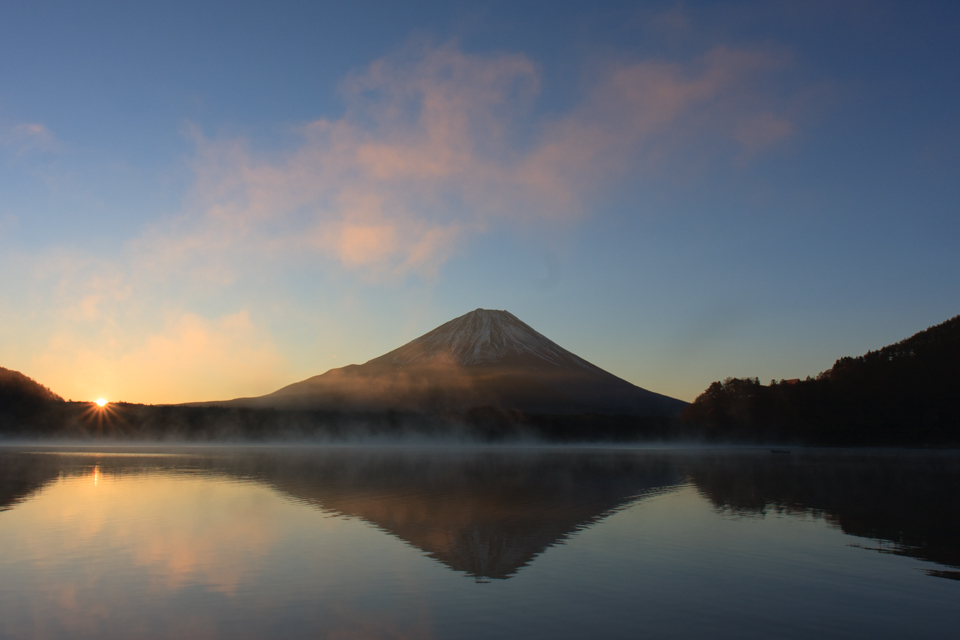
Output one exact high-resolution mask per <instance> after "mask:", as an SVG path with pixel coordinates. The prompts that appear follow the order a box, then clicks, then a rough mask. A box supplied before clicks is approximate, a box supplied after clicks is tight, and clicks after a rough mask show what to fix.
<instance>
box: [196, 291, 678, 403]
mask: <svg viewBox="0 0 960 640" xmlns="http://www.w3.org/2000/svg"><path fill="white" fill-rule="evenodd" d="M206 404H219V405H227V406H236V407H273V408H285V409H292V408H296V409H326V410H334V411H338V410H360V411H371V410H372V411H383V410H398V411H423V412H436V411H467V410H470V409H472V408H476V407H495V408H498V409H505V410H514V411H522V412H526V413H538V414H584V413H599V414H610V415H613V414H625V415H637V416H674V415H677V414H679V413H680V411H682V410H683V408H684V407H685V406H686V403H685V402H683V401H681V400H676V399H674V398H670V397H667V396H664V395H660V394H658V393H654V392H652V391H647V390H646V389H641V388H640V387H638V386H636V385H633V384H631V383H629V382H627V381H626V380H623V379H621V378H618V377H617V376H615V375H613V374H611V373H608V372H606V371H604V370H603V369H601V368H599V367H597V366H596V365H593V364H591V363H589V362H587V361H586V360H584V359H583V358H580V357H579V356H577V355H575V354H573V353H571V352H569V351H567V350H566V349H564V348H563V347H561V346H560V345H558V344H556V343H555V342H553V341H551V340H550V339H548V338H546V337H545V336H543V335H542V334H540V333H538V332H537V331H535V330H534V329H533V328H531V327H530V326H529V325H527V324H525V323H524V322H522V321H521V320H520V319H519V318H517V317H516V316H515V315H513V314H512V313H509V312H508V311H496V310H489V309H477V310H476V311H471V312H470V313H467V314H465V315H463V316H460V317H459V318H455V319H453V320H451V321H449V322H447V323H446V324H443V325H441V326H439V327H437V328H436V329H434V330H433V331H430V332H429V333H426V334H424V335H422V336H420V337H419V338H417V339H415V340H413V341H411V342H408V343H407V344H405V345H403V346H402V347H400V348H398V349H394V350H393V351H391V352H389V353H386V354H384V355H382V356H380V357H378V358H374V359H373V360H370V361H369V362H366V363H365V364H362V365H350V366H346V367H342V368H337V369H331V370H330V371H328V372H326V373H324V374H322V375H318V376H314V377H312V378H308V379H307V380H304V381H302V382H297V383H295V384H291V385H289V386H286V387H284V388H282V389H280V390H278V391H275V392H274V393H271V394H269V395H266V396H260V397H257V398H239V399H236V400H231V401H228V402H226V403H206Z"/></svg>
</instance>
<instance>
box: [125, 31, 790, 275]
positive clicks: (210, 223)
mask: <svg viewBox="0 0 960 640" xmlns="http://www.w3.org/2000/svg"><path fill="white" fill-rule="evenodd" d="M782 64H783V60H782V59H781V58H780V57H778V56H776V55H772V54H769V53H766V52H763V51H748V50H737V49H731V48H727V47H718V48H715V49H713V50H711V51H708V52H706V53H705V54H704V55H702V56H700V57H699V58H697V59H695V60H692V61H689V62H685V63H680V62H666V61H640V62H633V63H622V62H621V63H616V64H610V65H608V66H607V67H606V68H605V69H603V71H602V73H600V74H599V77H598V78H597V79H596V81H595V83H594V84H593V86H591V87H590V88H589V89H588V90H587V91H586V92H585V95H584V96H583V99H582V100H581V102H580V104H578V105H575V106H574V107H573V108H572V109H571V110H570V111H569V112H567V113H564V114H560V115H556V116H553V117H546V118H545V117H541V118H536V117H535V116H534V115H533V109H532V107H533V105H534V103H535V101H536V99H537V95H538V93H539V90H540V82H541V80H540V74H539V71H538V68H537V65H536V64H535V63H534V62H533V61H531V60H529V59H528V58H527V57H525V56H523V55H520V54H509V55H508V54H502V55H494V56H480V55H472V54H468V53H465V52H463V51H461V50H460V49H458V48H457V47H456V46H454V45H446V46H443V47H439V48H432V49H431V48H422V49H413V50H407V51H404V52H402V53H401V54H397V55H395V56H390V57H387V58H384V59H381V60H378V61H376V62H374V63H372V64H371V65H370V66H369V67H368V68H367V69H366V70H365V71H363V72H362V73H358V74H355V75H353V76H351V77H350V78H348V79H347V80H346V81H345V82H344V85H343V92H344V94H345V96H346V99H347V105H348V106H347V109H346V112H345V113H344V115H343V116H342V117H341V118H339V119H336V120H329V119H321V120H317V121H314V122H310V123H308V124H306V125H304V126H303V127H302V128H301V130H300V136H301V137H300V143H299V145H298V146H297V147H296V148H294V149H291V150H289V151H288V152H287V153H286V154H284V155H282V156H281V157H279V158H278V157H277V156H276V155H275V154H258V153H257V152H256V151H253V150H251V149H250V146H249V144H248V143H246V142H245V141H244V140H210V139H207V138H205V137H204V136H203V135H201V134H200V133H199V132H196V131H194V132H193V135H194V137H195V139H196V143H197V148H198V154H197V157H196V161H195V169H196V175H197V184H196V187H195V190H194V192H193V194H192V198H191V206H190V209H189V212H188V214H187V215H186V216H185V217H184V218H181V219H179V220H178V221H177V222H176V223H175V224H174V225H171V226H169V227H166V228H157V229H154V230H153V231H152V232H151V233H150V234H149V235H148V237H145V238H144V239H143V240H141V242H142V243H143V244H142V245H141V246H142V248H143V253H144V254H146V255H149V256H150V259H151V260H155V261H158V263H166V264H178V265H184V264H194V265H195V267H196V268H198V269H199V271H201V272H205V273H208V274H209V275H213V276H216V277H226V278H229V272H230V268H229V267H226V268H224V263H223V262H222V261H223V260H224V259H225V258H226V259H227V260H228V261H229V258H227V257H228V256H231V255H233V256H235V254H236V252H241V253H251V254H257V255H261V256H277V255H283V256H289V255H290V254H291V253H294V254H308V255H312V256H315V257H316V258H317V259H320V260H328V261H333V262H338V263H339V264H340V265H341V266H343V267H346V268H350V269H361V270H364V271H365V272H367V273H370V274H373V275H377V276H405V275H408V274H419V275H422V276H427V277H429V276H431V275H433V274H435V273H436V272H437V269H438V268H439V267H440V265H442V264H443V262H444V261H445V260H446V259H447V258H448V257H449V256H450V255H451V253H452V251H453V250H454V249H455V247H456V246H457V243H458V242H460V241H462V240H463V239H464V237H466V236H469V235H470V234H475V233H482V232H484V231H485V230H487V229H489V228H490V226H491V225H502V224H520V225H530V224H540V223H546V224H555V223H556V222H558V221H563V222H569V221H570V220H574V219H576V218H577V217H579V216H581V215H583V213H584V212H585V211H586V210H587V209H588V205H589V203H590V199H591V197H593V195H594V194H595V193H597V191H598V190H600V189H602V188H606V187H610V186H614V185H615V184H616V182H617V181H618V180H619V179H620V178H622V177H623V176H624V175H627V174H631V173H635V172H637V171H643V170H644V167H649V164H650V162H652V159H653V158H662V157H664V156H665V155H669V153H670V148H671V145H677V144H681V143H682V144H689V142H690V140H691V138H692V137H696V136H710V137H714V138H716V137H720V138H726V139H727V140H728V141H729V142H730V143H731V144H736V145H740V146H741V150H745V151H747V152H749V153H756V152H757V151H759V150H761V149H763V148H765V147H767V146H769V145H771V144H775V143H777V142H779V141H781V140H783V139H784V138H786V137H789V136H790V135H792V134H793V133H794V125H793V124H792V123H791V122H790V121H789V119H787V118H786V117H785V116H784V115H781V114H778V113H776V112H774V111H772V110H771V108H770V101H769V100H768V99H767V98H768V97H769V96H767V95H765V94H764V89H763V86H764V85H763V82H764V79H765V78H766V77H767V76H768V75H769V74H771V73H773V72H775V71H776V70H777V69H778V68H779V67H781V66H782ZM215 262H216V263H217V265H218V266H217V265H215V264H214V263H215ZM198 263H203V266H201V264H198Z"/></svg>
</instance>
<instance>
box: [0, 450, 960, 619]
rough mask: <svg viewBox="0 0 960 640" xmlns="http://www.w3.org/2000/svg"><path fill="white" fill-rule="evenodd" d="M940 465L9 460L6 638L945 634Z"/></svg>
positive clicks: (810, 460) (958, 482) (480, 459)
mask: <svg viewBox="0 0 960 640" xmlns="http://www.w3.org/2000/svg"><path fill="white" fill-rule="evenodd" d="M958 497H960V459H958V458H957V456H956V454H955V453H950V452H936V453H924V452H904V451H886V452H883V451H881V452H874V453H868V452H863V451H861V452H851V451H831V450H820V451H810V450H800V449H798V450H794V451H791V452H789V453H786V452H777V453H774V452H771V451H770V450H769V449H656V448H651V449H629V448H627V449H613V448H576V447H526V448H510V447H473V448H469V447H459V448H444V447H419V448H417V447H380V448H377V447H356V446H354V447H347V446H344V447H306V446H301V447H297V448H294V447H268V448H253V447H242V448H227V447H193V448H176V449H175V448H155V447H153V448H151V447H147V448H118V447H103V448H100V449H97V448H86V447H74V448H69V447H66V448H65V447H60V448H57V447H55V446H42V447H10V446H8V447H4V448H3V449H2V450H0V636H2V637H4V638H8V637H9V638H35V637H36V638H129V637H134V636H136V637H144V638H165V637H206V638H227V637H229V638H263V637H334V638H341V637H342V638H355V637H356V638H454V637H455V638H473V637H476V638H481V637H506V638H528V637H533V638H582V637H590V636H594V637H596V636H601V637H613V638H621V637H622V638H634V637H637V636H646V637H721V638H743V637H748V638H749V637H755V638H769V637H781V638H809V637H811V636H814V635H815V636H817V637H825V638H843V637H852V636H856V637H871V638H901V637H913V638H942V637H949V636H950V635H951V633H952V631H953V630H955V629H956V628H957V625H958V623H960V609H958V607H957V606H956V603H957V601H958V597H960V580H958V578H960V500H958Z"/></svg>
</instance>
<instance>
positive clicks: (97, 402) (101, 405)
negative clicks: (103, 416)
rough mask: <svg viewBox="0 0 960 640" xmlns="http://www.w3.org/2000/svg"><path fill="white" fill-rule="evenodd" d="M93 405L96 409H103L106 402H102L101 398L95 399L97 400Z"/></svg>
mask: <svg viewBox="0 0 960 640" xmlns="http://www.w3.org/2000/svg"><path fill="white" fill-rule="evenodd" d="M94 404H96V405H97V406H98V407H105V406H107V401H106V400H104V399H103V398H97V399H96V400H95V401H94Z"/></svg>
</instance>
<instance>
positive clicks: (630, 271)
mask: <svg viewBox="0 0 960 640" xmlns="http://www.w3.org/2000/svg"><path fill="white" fill-rule="evenodd" d="M958 27H960V6H958V5H955V4H953V3H947V2H943V3H929V4H925V5H922V6H917V5H915V4H913V3H908V2H898V1H891V2H881V1H879V0H878V1H876V2H869V1H868V2H862V3H831V2H811V3H804V4H803V5H802V6H791V5H789V4H776V5H770V4H769V3H764V2H754V1H736V2H734V1H731V2H720V3H716V2H684V3H678V2H643V3H630V2H620V1H617V2H601V3H571V4H567V5H564V6H563V7H556V6H555V5H554V4H553V3H546V2H530V3H524V4H523V5H522V6H515V5H514V4H512V3H506V2H499V1H498V2H463V3H455V4H449V3H440V2H432V1H431V2H421V3H417V4H416V5H414V6H396V5H393V4H391V3H386V2H382V1H372V0H371V1H369V2H364V3H353V4H351V5H350V6H325V7H321V6H316V5H314V4H312V3H302V2H287V3H283V4H282V6H279V7H277V6H276V5H274V4H271V5H267V4H265V3H260V2H254V1H246V2H239V3H226V2H213V3H205V4H204V5H203V6H202V7H198V6H194V5H193V4H192V3H187V2H179V1H177V2H171V3H166V4H164V5H163V6H137V7H133V6H129V5H126V4H125V3H120V2H114V1H112V0H111V1H105V2H100V3H97V4H95V5H85V6H83V7H80V6H76V5H74V4H73V3H68V2H65V1H63V0H52V1H49V2H39V3H30V4H18V5H14V4H8V5H5V6H4V7H2V8H0V57H2V58H3V59H5V60H8V61H15V62H11V63H10V64H8V65H5V66H4V68H2V69H0V163H2V165H0V166H2V167H3V170H2V173H0V332H2V333H0V336H2V339H0V367H4V368H7V369H12V370H16V371H20V372H22V373H24V374H25V375H27V376H29V377H31V378H33V379H34V380H36V381H38V382H39V383H41V384H43V385H45V386H47V387H49V388H50V389H51V390H52V391H53V392H55V393H57V394H58V395H60V396H62V397H63V398H72V399H74V400H90V401H93V400H96V399H101V398H103V399H107V400H110V401H117V400H123V401H127V402H135V403H146V404H176V403H184V402H200V401H211V400H221V399H222V400H226V399H230V398H241V397H250V396H258V395H263V394H267V393H270V392H272V391H275V390H277V389H279V388H281V387H283V386H286V385H288V384H291V383H293V382H296V381H300V380H304V379H306V378H309V377H311V376H315V375H318V374H321V373H323V372H325V371H328V370H330V369H333V368H337V367H342V366H345V365H347V364H355V363H362V362H366V361H368V360H370V359H373V358H375V357H377V356H380V355H382V354H384V353H387V352H389V351H391V350H393V349H395V348H397V347H399V346H401V345H403V344H405V343H407V342H409V341H410V340H413V339H415V338H417V337H418V336H421V335H423V334H425V333H427V332H429V331H431V330H432V329H434V328H436V327H438V326H440V325H441V324H443V323H445V322H447V321H449V320H451V319H454V318H456V317H459V316H461V315H463V314H464V313H467V312H469V310H472V309H475V308H486V309H503V310H508V311H509V312H510V313H511V314H514V315H515V316H516V317H518V318H519V319H521V320H522V321H523V322H524V323H526V324H528V325H529V326H530V327H532V328H533V329H535V330H536V331H537V332H540V333H542V334H543V335H544V336H546V337H547V338H549V339H550V340H552V341H553V342H555V343H557V344H558V345H560V346H561V347H563V348H564V349H567V350H569V351H570V352H572V353H574V354H576V355H578V356H580V357H581V358H584V359H586V360H587V361H589V362H591V363H593V364H595V365H596V366H598V367H600V368H602V369H604V370H606V371H609V372H610V373H612V374H614V375H616V376H618V377H620V378H623V379H625V380H627V381H629V382H631V383H633V384H635V385H637V386H640V387H642V388H644V389H647V390H650V391H653V392H656V393H660V394H664V395H667V396H671V397H674V398H678V399H681V400H684V401H687V402H690V401H692V400H693V399H694V398H695V397H696V396H697V395H699V394H700V393H701V392H702V391H703V390H704V389H706V387H707V386H708V385H709V384H710V383H711V382H713V381H715V380H723V379H724V378H727V377H731V376H734V377H757V378H759V379H760V380H761V381H763V382H766V381H768V380H770V379H791V378H801V379H802V378H804V377H806V376H815V375H816V374H817V373H819V372H821V371H824V370H826V369H829V368H830V367H831V366H832V364H833V363H834V361H835V360H836V359H838V358H841V357H844V356H858V355H861V354H863V353H866V352H867V351H868V350H875V349H879V348H881V347H883V346H886V345H889V344H892V343H895V342H898V341H900V340H903V339H905V338H907V337H909V336H912V335H913V334H915V333H917V332H919V331H922V330H924V329H926V328H928V327H930V326H933V325H936V324H939V323H941V322H944V321H946V320H948V319H950V318H952V317H954V316H956V315H957V314H958V312H960V307H958V292H960V252H958V251H957V250H956V240H955V239H956V238H957V237H960V216H958V215H957V214H958V213H960V212H958V208H957V202H960V198H958V196H960V181H958V180H957V176H958V175H960V151H958V150H960V119H958V116H957V113H960V109H958V107H960V85H958V84H957V83H956V82H955V80H954V78H953V76H954V75H955V69H956V68H957V67H958V64H960V42H958V41H957V39H956V37H955V34H956V32H957V29H958Z"/></svg>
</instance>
